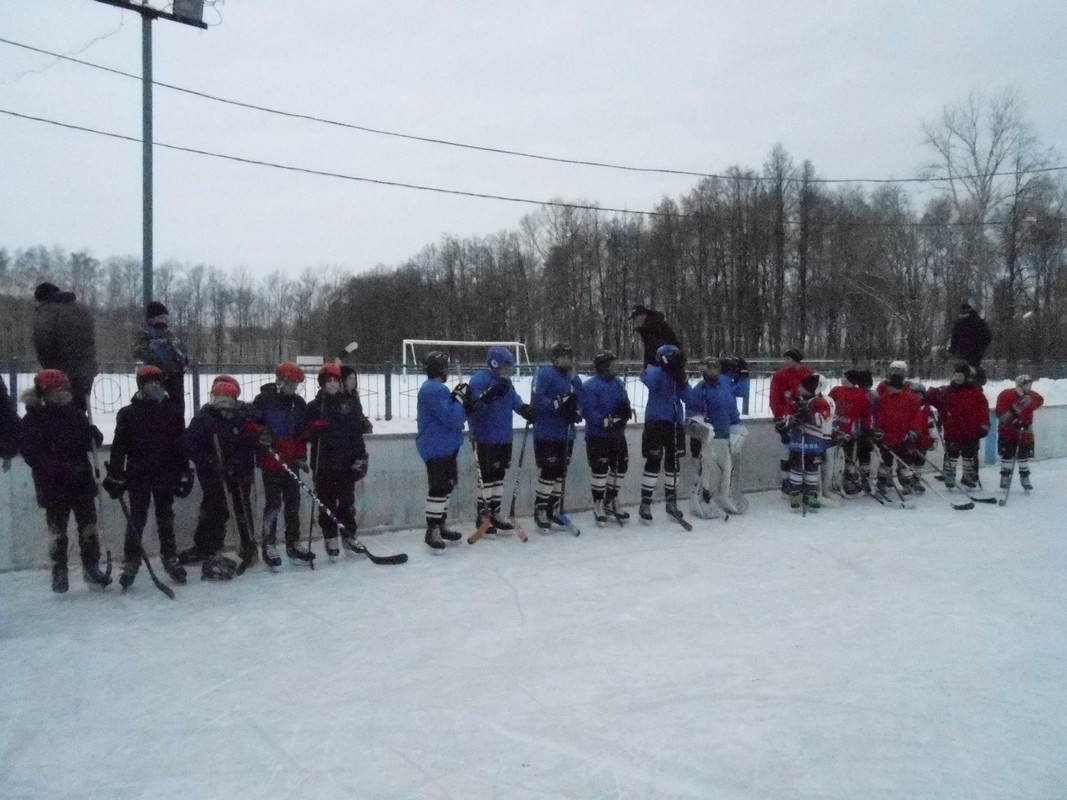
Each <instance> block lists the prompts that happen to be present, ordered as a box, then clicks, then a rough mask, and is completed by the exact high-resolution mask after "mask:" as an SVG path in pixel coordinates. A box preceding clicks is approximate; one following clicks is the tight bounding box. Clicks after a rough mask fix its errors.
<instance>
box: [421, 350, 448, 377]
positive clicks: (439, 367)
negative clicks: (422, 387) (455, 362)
mask: <svg viewBox="0 0 1067 800" xmlns="http://www.w3.org/2000/svg"><path fill="white" fill-rule="evenodd" d="M450 363H451V361H450V360H449V358H448V353H442V352H441V351H440V350H433V351H431V352H429V353H427V354H426V358H425V359H423V362H422V368H423V369H424V370H426V377H427V378H447V377H448V366H449V364H450Z"/></svg>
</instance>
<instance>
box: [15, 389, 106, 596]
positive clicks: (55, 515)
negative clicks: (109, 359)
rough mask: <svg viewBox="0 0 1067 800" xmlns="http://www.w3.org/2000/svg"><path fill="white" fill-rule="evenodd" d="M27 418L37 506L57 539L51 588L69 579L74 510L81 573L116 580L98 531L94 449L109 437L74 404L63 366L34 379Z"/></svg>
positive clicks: (26, 444)
mask: <svg viewBox="0 0 1067 800" xmlns="http://www.w3.org/2000/svg"><path fill="white" fill-rule="evenodd" d="M23 400H24V401H25V403H26V416H25V417H24V418H23V420H22V424H21V447H22V457H23V458H25V459H26V463H27V464H28V465H29V467H30V469H31V470H32V471H33V484H34V488H35V489H36V490H37V504H38V505H39V506H40V507H41V508H43V509H44V510H45V518H46V520H47V521H48V532H49V534H50V536H51V538H52V541H51V546H50V548H49V554H50V555H51V557H52V591H53V592H65V591H67V588H68V585H69V584H68V580H67V522H68V520H69V519H70V515H71V514H72V513H73V514H74V521H75V523H76V524H77V526H78V544H79V545H80V547H81V560H82V577H83V578H84V579H85V582H86V583H90V584H96V585H99V586H107V585H108V584H109V583H111V554H110V553H108V565H107V569H106V570H104V571H102V570H101V569H100V538H99V536H98V535H97V532H96V506H95V504H94V499H95V497H96V492H97V487H96V478H95V476H94V474H93V467H92V464H91V463H90V462H89V453H90V451H92V450H93V448H94V447H99V446H100V445H101V444H103V440H104V437H103V436H102V435H101V433H100V431H99V430H97V429H96V427H95V426H93V425H92V424H90V422H89V420H88V418H87V417H86V416H85V413H84V412H82V411H80V410H79V409H78V408H76V407H75V406H74V405H72V401H73V394H72V392H71V384H70V379H69V378H67V376H66V374H65V373H63V372H61V371H60V370H58V369H46V370H44V371H42V372H40V373H38V374H37V376H36V377H35V378H34V379H33V389H32V391H29V392H27V393H26V394H25V395H24V396H23Z"/></svg>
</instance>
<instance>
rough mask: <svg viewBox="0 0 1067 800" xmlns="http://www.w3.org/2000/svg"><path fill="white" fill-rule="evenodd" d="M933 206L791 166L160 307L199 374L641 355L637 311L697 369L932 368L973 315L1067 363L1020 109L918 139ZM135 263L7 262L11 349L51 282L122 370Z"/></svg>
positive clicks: (161, 278)
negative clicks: (841, 364) (818, 364)
mask: <svg viewBox="0 0 1067 800" xmlns="http://www.w3.org/2000/svg"><path fill="white" fill-rule="evenodd" d="M923 135H924V137H925V141H926V143H927V145H928V146H929V151H930V154H931V161H930V164H929V165H928V166H927V167H926V174H925V175H924V178H925V179H926V182H924V183H921V184H918V185H919V186H921V187H922V188H923V189H924V192H923V195H924V196H925V198H926V199H925V202H924V203H923V204H922V205H921V206H918V205H917V204H916V201H915V200H914V199H913V197H912V195H911V193H910V188H911V184H905V183H882V184H877V185H876V186H875V188H874V189H873V190H870V191H868V190H866V189H864V188H863V187H864V184H861V183H841V182H825V181H823V180H821V179H820V177H819V175H818V173H817V172H816V169H815V167H814V166H813V165H812V164H811V163H810V162H809V161H804V162H802V163H800V164H799V165H798V164H797V163H795V162H794V160H793V159H792V158H791V156H790V155H789V154H788V153H787V152H786V151H785V149H784V148H782V147H781V146H778V147H775V148H774V149H773V150H772V152H771V153H770V154H769V156H768V158H767V160H766V162H765V163H764V164H763V165H762V167H760V168H759V169H753V168H741V167H733V168H731V169H729V170H728V171H727V172H726V173H725V174H724V175H723V176H720V177H709V178H706V179H702V180H700V181H699V182H698V183H697V184H696V185H695V186H694V188H693V189H692V190H691V191H689V192H688V193H687V194H685V195H682V196H680V197H677V198H672V197H664V198H663V199H662V200H661V201H660V202H659V203H658V205H657V206H656V207H655V209H654V214H652V215H634V214H622V213H607V212H603V211H601V210H599V209H597V208H596V207H595V204H591V203H584V202H583V203H579V204H576V205H582V206H590V207H587V208H579V207H571V206H559V205H546V206H542V207H540V208H539V209H538V210H536V211H535V212H533V213H531V214H528V215H526V216H525V217H523V218H522V220H521V221H520V224H519V227H518V229H516V230H507V231H502V232H500V233H497V234H493V235H491V236H485V237H472V238H465V239H461V238H456V237H452V236H445V237H443V238H442V240H441V241H439V242H437V243H434V244H430V245H427V246H426V247H424V248H423V249H422V250H421V251H419V252H418V253H417V254H416V255H415V256H413V257H412V258H410V259H408V260H406V261H405V262H404V263H402V264H400V265H398V266H392V267H385V266H379V267H378V268H376V269H374V270H372V271H370V272H366V273H362V274H359V275H350V274H346V273H345V272H343V271H341V270H339V269H336V268H334V269H313V268H310V267H309V268H306V269H304V270H303V272H302V273H300V275H299V276H298V277H296V278H290V277H288V276H287V275H285V274H283V273H280V272H274V273H271V274H270V275H268V276H266V277H263V278H258V279H257V278H254V277H253V276H252V274H251V272H250V271H249V270H248V269H246V268H239V269H236V270H234V271H231V272H228V273H227V272H224V271H222V270H219V269H217V268H215V267H212V266H208V265H202V264H198V265H185V264H180V263H177V262H173V261H171V262H164V263H163V264H162V265H161V266H160V267H158V268H157V270H156V277H155V286H156V294H157V296H158V298H159V299H160V300H162V301H163V302H164V303H166V304H167V306H168V307H169V308H170V310H171V315H172V324H174V325H175V326H176V327H177V328H178V329H179V332H180V334H181V336H182V338H183V340H184V341H185V342H186V343H187V344H188V346H189V349H190V352H191V353H192V355H193V356H194V357H195V358H196V359H198V360H200V361H202V362H204V363H205V364H214V365H223V364H230V363H244V364H258V363H264V364H265V363H272V362H276V361H278V360H281V359H285V358H291V357H293V356H295V355H297V354H299V353H305V354H332V353H334V352H336V350H337V349H339V348H340V347H341V346H342V345H344V344H345V343H347V342H349V341H352V340H357V341H359V343H360V351H359V355H360V359H361V360H365V361H368V362H383V361H387V360H393V361H395V360H397V358H398V356H399V353H400V342H401V340H402V339H403V338H440V339H496V340H520V341H525V342H526V343H527V345H528V346H529V347H530V350H531V353H533V354H539V353H542V352H544V351H545V350H547V348H548V347H549V346H550V344H551V342H553V341H556V340H561V339H562V340H567V341H570V342H571V343H572V344H573V346H574V347H575V350H576V353H578V354H579V355H580V356H581V357H584V358H591V357H592V355H593V354H594V353H595V352H596V351H597V350H600V349H603V348H609V349H613V350H615V351H616V352H619V353H620V354H621V355H623V356H626V355H629V354H631V353H636V350H635V346H634V343H633V338H632V331H631V327H630V323H629V320H628V311H629V309H630V308H631V307H632V306H633V305H636V304H638V303H643V304H646V305H649V306H652V307H655V308H657V309H659V310H661V311H663V312H664V313H665V315H666V317H667V319H668V321H669V322H670V323H671V324H672V325H673V327H674V328H675V329H676V330H677V332H678V333H679V335H680V336H681V338H682V341H683V343H684V344H685V346H686V349H687V351H688V352H689V353H690V354H691V355H693V356H699V355H703V354H706V353H718V354H725V353H728V352H729V353H736V354H739V355H742V356H746V357H755V356H769V357H776V356H778V355H779V354H780V353H781V352H782V351H783V350H785V349H786V348H788V347H799V348H801V349H802V350H804V351H805V352H806V353H808V354H809V355H810V356H818V357H823V358H832V359H841V360H846V361H850V362H857V363H861V362H868V361H872V360H881V359H885V358H890V357H902V358H906V359H908V360H909V362H913V363H930V362H932V361H936V360H937V358H938V355H939V350H940V348H941V347H942V346H943V345H944V344H945V342H946V341H947V337H948V330H949V328H950V326H951V323H952V321H953V320H954V318H955V316H956V313H957V310H958V308H959V306H960V304H961V303H963V302H970V303H971V304H972V305H974V306H975V307H977V308H979V309H981V311H982V313H983V315H984V316H985V317H986V319H987V320H988V321H989V323H990V325H991V327H992V329H993V331H994V341H993V345H992V347H991V349H990V352H989V354H988V357H992V358H996V359H1002V360H1004V361H1006V362H1007V364H1008V368H1009V369H1011V368H1013V366H1014V364H1015V363H1016V362H1017V361H1020V360H1025V361H1029V362H1035V363H1042V362H1045V361H1049V360H1062V359H1067V325H1065V323H1067V270H1065V269H1064V266H1065V254H1067V210H1065V200H1067V181H1065V179H1064V175H1063V171H1062V170H1058V169H1056V167H1058V166H1059V165H1058V164H1057V162H1056V160H1055V158H1056V154H1055V153H1054V152H1053V151H1052V150H1051V149H1049V148H1046V147H1044V146H1042V145H1041V143H1040V142H1039V141H1038V140H1037V137H1036V136H1035V135H1034V133H1033V132H1032V130H1031V129H1030V127H1029V126H1028V124H1027V123H1026V121H1025V120H1024V118H1023V114H1022V110H1021V105H1020V103H1019V100H1018V98H1017V97H1016V96H1015V95H1014V94H1012V93H1010V92H1005V93H1002V94H1000V95H996V96H992V97H989V96H985V95H982V94H980V93H975V94H973V95H971V96H970V97H969V98H967V100H966V101H964V102H963V103H960V104H958V105H955V106H947V107H946V108H945V109H944V110H943V113H942V115H941V117H940V118H938V119H937V120H934V121H930V122H927V123H925V124H924V125H923ZM140 270H141V265H140V261H139V260H138V259H134V258H129V257H112V258H106V259H104V260H103V261H100V260H97V259H95V258H93V257H92V256H90V255H89V254H87V253H77V252H76V253H70V254H67V253H65V252H64V251H62V250H60V249H58V248H53V249H46V248H44V247H32V248H29V249H26V250H18V251H15V252H13V253H9V252H8V251H6V250H3V249H0V310H2V311H3V312H4V313H3V318H4V323H3V327H2V329H0V350H2V352H5V353H9V354H10V355H13V356H16V357H30V358H32V348H31V347H30V343H29V335H30V330H31V327H32V314H33V307H32V292H33V287H34V286H35V285H36V283H38V282H40V281H42V280H51V281H52V282H54V283H57V284H59V285H60V286H62V287H63V288H64V289H67V288H69V289H71V290H73V291H75V292H76V293H77V294H78V295H79V296H80V297H81V299H83V300H84V301H86V302H88V303H89V304H90V305H91V306H92V307H93V308H94V309H95V310H96V312H97V315H98V321H99V323H100V324H99V325H98V351H99V353H100V359H101V360H102V361H108V360H114V361H122V360H126V359H128V358H129V343H130V341H131V340H132V336H133V333H134V332H136V331H137V330H138V329H139V328H140V325H141V324H142V322H143V313H142V309H141V306H140V293H141V289H140Z"/></svg>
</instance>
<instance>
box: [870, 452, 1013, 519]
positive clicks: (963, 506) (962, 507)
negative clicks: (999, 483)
mask: <svg viewBox="0 0 1067 800" xmlns="http://www.w3.org/2000/svg"><path fill="white" fill-rule="evenodd" d="M889 453H890V455H892V456H893V458H894V459H896V460H897V461H898V462H900V463H903V462H901V461H900V458H899V457H898V456H897V454H896V453H894V452H893V451H892V450H890V451H889ZM923 460H926V455H925V454H924V455H923ZM916 474H917V475H918V476H919V480H921V481H922V482H923V483H925V484H926V488H928V489H929V490H930V491H932V492H933V493H934V494H936V495H937V496H938V497H940V498H941V499H942V500H944V501H945V502H946V503H948V504H949V505H950V506H952V507H953V508H954V509H956V510H957V511H970V510H971V509H972V508H974V503H972V502H970V501H969V500H968V502H966V503H956V502H953V500H952V498H951V497H949V496H948V495H946V494H945V493H944V492H942V491H941V490H940V489H938V488H937V487H936V486H934V484H933V483H932V482H931V481H928V480H926V478H925V477H923V474H922V473H921V472H918V473H916ZM993 502H994V503H995V502H996V501H995V500H994V501H993Z"/></svg>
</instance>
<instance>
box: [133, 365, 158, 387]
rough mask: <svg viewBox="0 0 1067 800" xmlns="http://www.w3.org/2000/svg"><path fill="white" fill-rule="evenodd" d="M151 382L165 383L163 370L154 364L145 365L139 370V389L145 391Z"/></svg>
mask: <svg viewBox="0 0 1067 800" xmlns="http://www.w3.org/2000/svg"><path fill="white" fill-rule="evenodd" d="M149 381H159V382H162V381H163V370H161V369H160V368H159V367H156V366H153V365H152V364H145V365H144V366H143V367H141V368H140V369H139V370H137V388H138V389H143V388H144V385H145V384H146V383H148V382H149Z"/></svg>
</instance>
